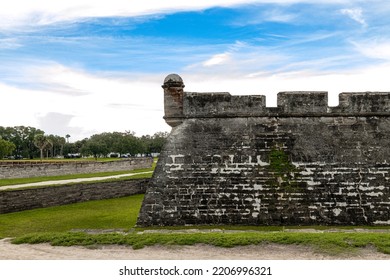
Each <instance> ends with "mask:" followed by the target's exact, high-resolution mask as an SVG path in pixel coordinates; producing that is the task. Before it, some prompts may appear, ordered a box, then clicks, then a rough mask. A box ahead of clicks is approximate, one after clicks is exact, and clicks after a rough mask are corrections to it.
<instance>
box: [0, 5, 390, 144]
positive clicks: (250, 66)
mask: <svg viewBox="0 0 390 280" xmlns="http://www.w3.org/2000/svg"><path fill="white" fill-rule="evenodd" d="M389 14H390V2H389V1H383V0H372V1H370V0H365V1H359V0H356V1H353V0H259V1H254V0H253V1H250V0H247V1H246V0H227V1H222V0H207V1H206V0H197V1H183V0H181V1H174V0H165V1H159V0H142V1H141V0H110V1H96V0H57V1H53V0H34V1H31V0H12V1H1V3H0V96H1V101H0V102H1V107H0V126H15V125H25V126H34V127H37V128H40V129H43V130H44V131H45V132H46V133H48V134H57V135H61V136H65V135H66V134H70V135H71V136H72V137H71V139H70V140H73V141H75V140H79V139H83V138H85V137H89V136H91V135H92V134H95V133H100V132H110V131H126V130H129V131H134V132H135V133H136V134H137V135H138V136H141V135H143V134H153V133H155V132H157V131H169V129H170V128H169V126H167V125H166V124H165V122H164V121H163V119H162V117H163V92H162V88H161V84H162V82H163V80H164V78H165V76H166V75H168V74H169V73H178V74H180V75H181V76H182V78H183V80H184V83H185V85H186V88H185V89H186V90H187V91H229V92H231V93H232V94H263V95H266V96H267V106H276V94H277V92H279V91H286V90H323V91H328V92H329V103H330V105H332V106H335V105H337V103H338V93H340V92H343V91H389V90H390V82H389V81H390V78H389V73H390V17H389Z"/></svg>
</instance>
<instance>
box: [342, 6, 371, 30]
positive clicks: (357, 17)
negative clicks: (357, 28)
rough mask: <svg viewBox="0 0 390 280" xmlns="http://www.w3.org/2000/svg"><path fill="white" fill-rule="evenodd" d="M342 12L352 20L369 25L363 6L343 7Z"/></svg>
mask: <svg viewBox="0 0 390 280" xmlns="http://www.w3.org/2000/svg"><path fill="white" fill-rule="evenodd" d="M340 12H341V13H342V14H343V15H347V16H348V17H350V18H351V19H352V20H354V21H356V22H358V23H360V24H361V25H363V26H367V23H366V21H365V19H364V17H363V11H362V9H361V8H355V9H342V10H340Z"/></svg>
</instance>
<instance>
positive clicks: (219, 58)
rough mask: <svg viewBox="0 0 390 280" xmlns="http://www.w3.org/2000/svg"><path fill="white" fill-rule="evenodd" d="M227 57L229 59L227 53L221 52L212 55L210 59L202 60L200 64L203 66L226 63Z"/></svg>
mask: <svg viewBox="0 0 390 280" xmlns="http://www.w3.org/2000/svg"><path fill="white" fill-rule="evenodd" d="M229 59H230V54H229V53H221V54H216V55H213V56H212V57H211V58H210V59H208V60H206V61H204V62H203V63H202V64H203V66H205V67H209V66H214V65H221V64H224V63H226V62H227V61H228V60H229Z"/></svg>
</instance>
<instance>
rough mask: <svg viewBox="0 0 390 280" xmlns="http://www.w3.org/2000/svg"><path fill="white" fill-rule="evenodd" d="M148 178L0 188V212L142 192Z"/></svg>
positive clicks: (144, 189)
mask: <svg viewBox="0 0 390 280" xmlns="http://www.w3.org/2000/svg"><path fill="white" fill-rule="evenodd" d="M148 183H149V179H129V180H124V181H116V182H97V183H91V184H74V185H64V186H50V187H41V188H35V189H19V190H18V189H16V190H4V191H0V214H4V213H10V212H18V211H23V210H30V209H35V208H45V207H51V206H59V205H65V204H71V203H76V202H83V201H89V200H101V199H108V198H117V197H124V196H129V195H134V194H142V193H145V191H146V187H147V185H148Z"/></svg>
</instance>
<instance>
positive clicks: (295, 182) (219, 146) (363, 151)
mask: <svg viewBox="0 0 390 280" xmlns="http://www.w3.org/2000/svg"><path fill="white" fill-rule="evenodd" d="M168 77H169V76H168ZM168 77H167V78H168ZM166 80H167V79H166ZM168 80H169V79H168ZM176 80H178V79H176ZM175 86H176V87H177V84H176V85H175ZM164 92H165V94H169V88H168V89H167V88H164ZM178 102H181V104H182V105H180V106H182V108H183V109H182V117H181V118H178V115H179V114H178V112H177V110H176V111H175V112H174V113H175V115H174V116H172V118H174V120H175V121H174V122H171V124H173V125H172V126H173V128H172V132H171V134H170V135H169V137H168V141H167V143H166V145H165V147H164V150H163V152H162V153H161V155H160V159H159V162H158V164H157V167H156V170H155V173H154V176H153V179H152V181H151V184H150V187H149V188H148V189H147V192H146V196H145V199H144V202H143V205H142V208H141V212H140V215H139V218H138V225H140V226H154V225H190V224H241V225H388V224H390V141H389V140H388V139H390V93H342V94H340V105H339V106H338V107H328V105H327V93H326V92H284V93H279V95H278V107H276V108H268V107H265V97H264V96H230V94H227V93H208V94H205V93H199V94H198V93H187V92H184V94H183V99H182V100H179V101H178ZM170 108H172V104H170ZM179 108H180V107H179ZM165 114H166V115H165V119H168V120H169V118H170V115H169V110H168V111H166V112H165ZM168 123H169V122H168Z"/></svg>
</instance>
